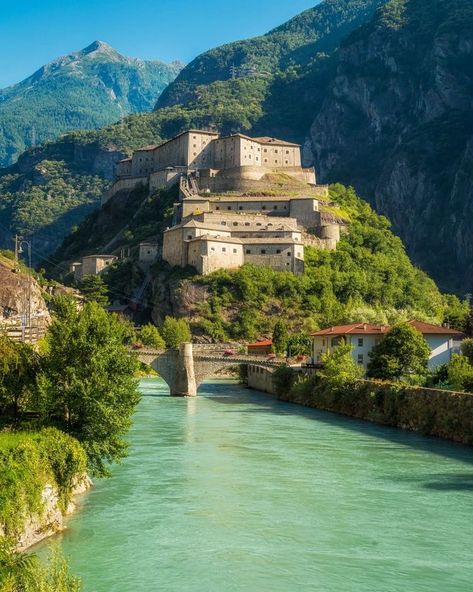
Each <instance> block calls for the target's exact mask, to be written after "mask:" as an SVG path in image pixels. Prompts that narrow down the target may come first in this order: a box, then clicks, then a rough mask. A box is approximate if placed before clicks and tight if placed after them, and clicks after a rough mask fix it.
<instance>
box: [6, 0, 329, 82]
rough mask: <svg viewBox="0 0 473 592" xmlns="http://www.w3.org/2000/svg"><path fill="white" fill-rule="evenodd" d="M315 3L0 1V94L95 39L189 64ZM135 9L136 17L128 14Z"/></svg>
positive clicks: (246, 0) (252, 0) (135, 54)
mask: <svg viewBox="0 0 473 592" xmlns="http://www.w3.org/2000/svg"><path fill="white" fill-rule="evenodd" d="M317 3H318V0H289V1H287V2H281V0H258V1H256V0H231V1H228V0H154V1H152V0H142V1H139V0H138V1H136V0H43V1H41V0H0V88H3V87H5V86H7V85H10V84H13V83H15V82H19V81H20V80H22V79H23V78H25V77H26V76H29V75H30V74H32V73H33V72H34V71H35V70H37V69H38V68H39V67H40V66H42V65H43V64H45V63H47V62H49V61H51V60H53V59H54V58H56V57H59V56H61V55H64V54H67V53H70V52H71V51H76V50H79V49H82V48H84V47H86V46H87V45H89V44H90V43H91V42H92V41H95V40H96V39H100V40H101V41H106V42H107V43H110V45H112V46H113V47H115V48H116V49H117V50H118V51H120V52H121V53H123V54H124V55H128V56H131V57H140V58H146V59H161V60H164V61H172V60H175V59H178V60H182V61H184V62H189V61H190V60H191V59H192V58H194V57H195V56H197V55H198V54H199V53H201V52H202V51H205V50H206V49H210V48H211V47H215V46H217V45H221V44H222V43H227V42H229V41H235V40H237V39H244V38H247V37H253V36H255V35H259V34H263V33H266V32H267V31H268V30H270V29H272V28H273V27H275V26H277V25H279V24H281V23H283V22H284V21H286V20H288V19H289V18H291V17H292V16H295V15H296V14H298V13H299V12H301V11H303V10H305V9H307V8H311V7H312V6H314V5H316V4H317ZM138 9H139V10H140V12H141V20H139V19H140V16H135V14H134V11H137V10H138Z"/></svg>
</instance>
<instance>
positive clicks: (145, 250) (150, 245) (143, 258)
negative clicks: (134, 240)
mask: <svg viewBox="0 0 473 592" xmlns="http://www.w3.org/2000/svg"><path fill="white" fill-rule="evenodd" d="M160 253H161V247H160V246H159V244H158V243H157V242H143V243H140V246H139V254H138V261H139V262H140V263H141V264H142V265H145V266H149V265H152V264H153V263H155V262H156V261H157V260H158V259H159V256H160Z"/></svg>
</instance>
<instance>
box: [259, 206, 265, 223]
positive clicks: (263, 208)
mask: <svg viewBox="0 0 473 592" xmlns="http://www.w3.org/2000/svg"><path fill="white" fill-rule="evenodd" d="M261 209H262V210H265V209H266V206H263V207H262V208H261ZM260 226H261V224H260Z"/></svg>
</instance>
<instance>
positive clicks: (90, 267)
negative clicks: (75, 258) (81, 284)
mask: <svg viewBox="0 0 473 592" xmlns="http://www.w3.org/2000/svg"><path fill="white" fill-rule="evenodd" d="M116 260H117V257H115V255H87V257H82V259H81V261H80V262H75V263H73V264H72V265H71V271H73V272H74V278H75V279H76V280H80V279H82V278H83V277H84V276H85V275H99V274H101V273H102V272H103V271H104V270H106V269H108V268H109V267H110V265H112V263H114V262H115V261H116Z"/></svg>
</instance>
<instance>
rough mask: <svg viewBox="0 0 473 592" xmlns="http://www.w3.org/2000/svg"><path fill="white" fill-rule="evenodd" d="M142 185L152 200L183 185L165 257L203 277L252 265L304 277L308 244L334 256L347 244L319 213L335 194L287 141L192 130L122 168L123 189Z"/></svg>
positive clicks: (119, 172) (166, 237) (166, 238)
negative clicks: (321, 202) (321, 205)
mask: <svg viewBox="0 0 473 592" xmlns="http://www.w3.org/2000/svg"><path fill="white" fill-rule="evenodd" d="M134 183H141V184H144V183H146V184H147V185H148V187H149V191H150V192H151V193H152V192H154V191H156V190H157V189H159V188H162V187H169V186H171V185H173V184H175V183H179V184H180V200H179V203H178V204H176V205H175V213H174V226H173V227H172V228H169V229H167V230H166V231H165V232H164V235H163V248H162V258H163V260H164V261H167V262H168V263H169V264H170V265H172V266H180V267H186V266H188V265H190V266H193V267H195V268H196V269H197V271H198V272H199V273H200V274H207V273H211V272H212V271H215V270H216V269H221V268H227V269H233V268H238V267H240V266H241V265H243V264H244V263H253V264H254V265H261V266H267V267H271V268H273V269H275V270H278V271H291V272H292V273H302V272H303V269H304V244H311V245H313V246H316V247H318V248H328V249H333V248H335V247H336V244H337V242H338V240H339V238H340V226H339V224H338V223H337V222H334V221H332V220H331V221H329V223H328V222H327V221H325V220H324V215H323V214H322V213H321V212H320V210H319V200H324V199H327V197H328V188H327V187H325V186H318V185H317V184H316V175H315V170H314V169H304V168H302V166H301V149H300V146H299V145H297V144H293V143H291V142H287V141H285V140H278V139H276V138H269V137H260V138H250V137H248V136H245V135H243V134H233V135H230V136H223V137H222V136H220V135H219V134H218V133H216V132H209V131H203V130H189V131H187V132H184V133H182V134H179V135H178V136H176V137H175V138H173V139H171V140H169V141H167V142H164V143H163V144H161V145H156V146H145V147H144V148H141V149H139V150H136V151H135V152H134V154H133V156H132V157H131V158H128V159H124V160H122V161H120V162H119V163H118V165H117V182H116V186H117V187H122V186H124V185H127V186H128V185H129V186H130V187H131V186H135V185H133V184H134ZM112 193H113V188H112V189H111V190H110V191H109V193H108V196H107V198H109V197H110V195H111V194H112ZM309 229H310V230H311V231H312V230H313V229H318V231H317V236H314V235H313V234H309Z"/></svg>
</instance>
